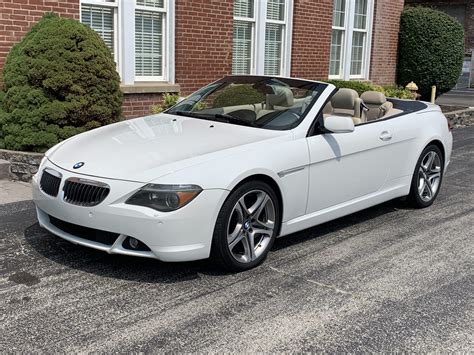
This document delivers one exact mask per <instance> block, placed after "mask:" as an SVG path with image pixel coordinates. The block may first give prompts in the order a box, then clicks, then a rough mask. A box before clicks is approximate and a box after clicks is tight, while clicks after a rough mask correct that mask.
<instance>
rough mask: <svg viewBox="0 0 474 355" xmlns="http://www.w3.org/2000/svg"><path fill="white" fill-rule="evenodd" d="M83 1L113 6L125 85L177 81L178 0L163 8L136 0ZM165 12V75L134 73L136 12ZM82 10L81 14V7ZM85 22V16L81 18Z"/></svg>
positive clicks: (116, 53)
mask: <svg viewBox="0 0 474 355" xmlns="http://www.w3.org/2000/svg"><path fill="white" fill-rule="evenodd" d="M80 4H81V5H82V4H84V5H92V6H101V7H112V8H114V59H115V62H116V63H117V71H118V73H119V74H120V78H121V80H122V84H126V85H133V84H135V83H139V82H160V83H169V84H174V83H175V63H174V57H175V0H164V4H163V8H156V7H151V6H140V5H137V4H136V0H114V1H105V0H80ZM136 10H138V11H149V12H164V13H165V15H164V21H163V27H164V29H163V60H162V63H163V70H162V73H163V75H162V76H136V75H135V11H136ZM79 13H82V11H81V10H80V11H79ZM81 21H82V18H81Z"/></svg>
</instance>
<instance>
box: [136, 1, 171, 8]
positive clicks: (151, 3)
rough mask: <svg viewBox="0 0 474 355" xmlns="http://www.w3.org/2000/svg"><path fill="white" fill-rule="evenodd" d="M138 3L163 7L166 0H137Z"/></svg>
mask: <svg viewBox="0 0 474 355" xmlns="http://www.w3.org/2000/svg"><path fill="white" fill-rule="evenodd" d="M137 5H139V6H148V7H156V8H163V7H164V0H137Z"/></svg>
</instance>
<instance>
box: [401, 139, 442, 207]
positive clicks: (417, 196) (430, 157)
mask: <svg viewBox="0 0 474 355" xmlns="http://www.w3.org/2000/svg"><path fill="white" fill-rule="evenodd" d="M443 171H444V160H443V154H442V153H441V150H440V149H439V148H438V147H437V146H435V145H429V146H427V147H426V148H425V149H424V150H423V152H422V153H421V155H420V158H419V159H418V162H417V164H416V168H415V172H414V173H413V177H412V182H411V187H410V194H409V195H408V200H409V201H410V202H411V204H412V205H413V206H414V207H416V208H424V207H428V206H431V205H432V204H433V202H434V200H435V199H436V197H437V196H438V193H439V189H440V187H441V182H442V180H443Z"/></svg>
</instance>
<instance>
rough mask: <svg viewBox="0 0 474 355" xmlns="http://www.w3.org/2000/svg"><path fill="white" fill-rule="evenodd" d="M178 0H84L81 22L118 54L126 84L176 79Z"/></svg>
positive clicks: (117, 60)
mask: <svg viewBox="0 0 474 355" xmlns="http://www.w3.org/2000/svg"><path fill="white" fill-rule="evenodd" d="M174 2H175V0H81V22H83V23H85V24H87V25H88V26H90V27H91V28H92V29H94V30H95V31H96V32H97V33H99V35H100V36H101V37H102V38H103V39H104V41H105V43H106V44H107V46H108V47H109V48H110V49H111V51H112V52H113V54H114V58H115V61H116V62H117V69H118V71H119V73H120V75H121V77H122V82H123V83H124V84H133V83H135V82H141V81H164V82H169V83H173V82H174V63H173V57H174V37H173V29H174Z"/></svg>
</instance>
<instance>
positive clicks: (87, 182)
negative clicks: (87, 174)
mask: <svg viewBox="0 0 474 355" xmlns="http://www.w3.org/2000/svg"><path fill="white" fill-rule="evenodd" d="M67 181H70V182H75V183H78V184H84V185H92V186H97V187H106V188H109V189H110V186H109V185H107V184H106V183H104V182H100V181H94V180H88V179H82V178H77V177H70V178H68V179H66V182H67Z"/></svg>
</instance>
